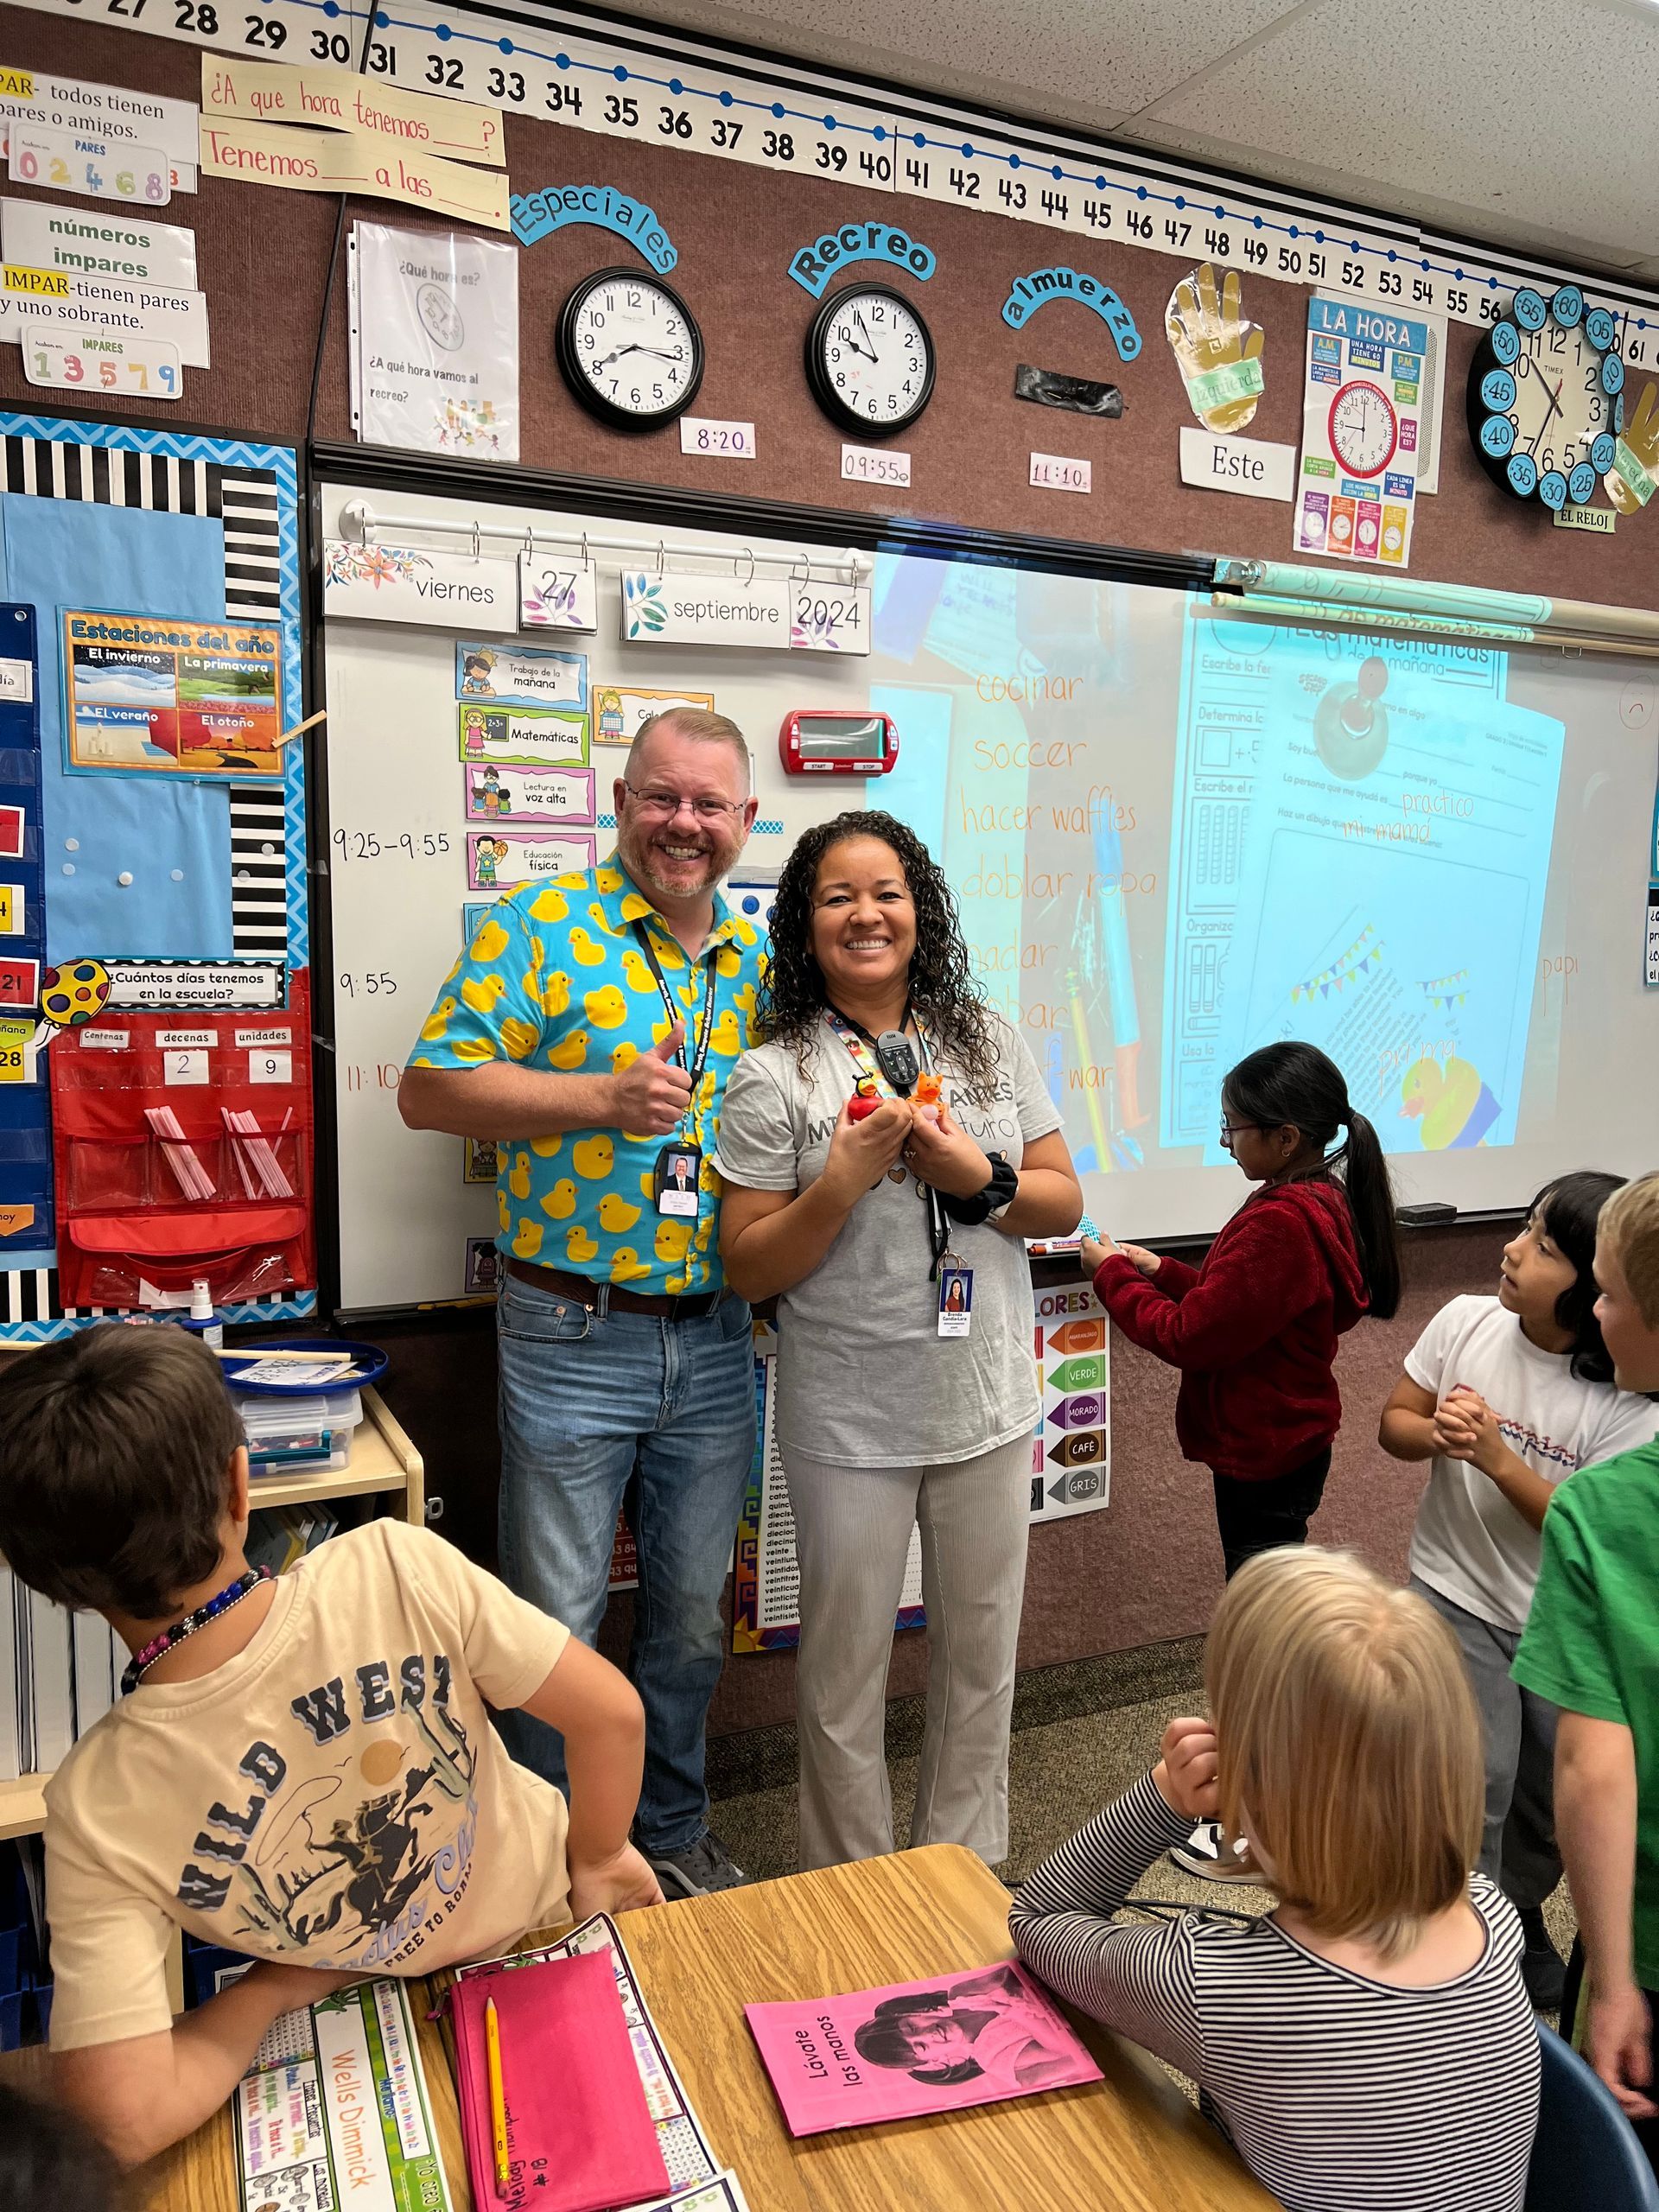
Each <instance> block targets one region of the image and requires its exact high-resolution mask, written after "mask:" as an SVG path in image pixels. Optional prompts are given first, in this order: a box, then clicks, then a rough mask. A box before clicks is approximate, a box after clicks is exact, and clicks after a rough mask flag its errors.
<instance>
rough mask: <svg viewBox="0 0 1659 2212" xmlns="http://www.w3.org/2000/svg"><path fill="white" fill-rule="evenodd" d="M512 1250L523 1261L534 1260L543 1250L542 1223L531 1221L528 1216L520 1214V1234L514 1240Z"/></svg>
mask: <svg viewBox="0 0 1659 2212" xmlns="http://www.w3.org/2000/svg"><path fill="white" fill-rule="evenodd" d="M512 1249H513V1250H514V1251H515V1252H516V1253H517V1254H518V1257H519V1258H520V1259H521V1260H533V1259H534V1258H535V1257H536V1255H537V1253H538V1252H539V1251H540V1250H541V1249H542V1224H541V1223H540V1222H539V1221H531V1218H530V1217H529V1216H528V1215H527V1214H520V1215H519V1217H518V1234H517V1235H516V1236H514V1238H513V1240H512Z"/></svg>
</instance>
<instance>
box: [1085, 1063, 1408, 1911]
mask: <svg viewBox="0 0 1659 2212" xmlns="http://www.w3.org/2000/svg"><path fill="white" fill-rule="evenodd" d="M1338 1133H1340V1135H1341V1141H1340V1143H1338ZM1221 1141H1222V1144H1223V1146H1224V1148H1225V1149H1226V1150H1227V1151H1228V1152H1230V1154H1232V1156H1233V1160H1234V1162H1235V1164H1236V1166H1237V1167H1238V1169H1239V1171H1240V1173H1242V1174H1243V1175H1244V1176H1245V1177H1247V1178H1248V1179H1249V1181H1250V1182H1252V1183H1255V1184H1258V1185H1260V1186H1261V1187H1260V1188H1259V1189H1258V1190H1255V1191H1254V1192H1251V1194H1250V1196H1249V1198H1246V1199H1245V1201H1244V1203H1243V1205H1242V1206H1241V1207H1240V1208H1239V1209H1238V1211H1237V1212H1236V1214H1234V1216H1233V1217H1232V1218H1231V1220H1230V1221H1229V1222H1226V1223H1225V1224H1224V1225H1223V1227H1222V1229H1221V1230H1220V1231H1219V1233H1218V1234H1217V1236H1216V1239H1215V1241H1214V1243H1212V1244H1211V1247H1210V1249H1209V1250H1208V1251H1207V1252H1206V1253H1205V1255H1204V1258H1203V1260H1202V1262H1200V1264H1199V1265H1198V1267H1196V1268H1194V1267H1190V1266H1189V1265H1188V1264H1187V1262H1185V1260H1177V1259H1173V1258H1172V1257H1170V1256H1168V1255H1164V1256H1162V1257H1160V1255H1158V1254H1157V1253H1155V1252H1148V1251H1145V1250H1143V1249H1142V1248H1141V1246H1140V1245H1138V1244H1117V1243H1113V1242H1112V1240H1111V1239H1110V1238H1105V1239H1103V1240H1102V1241H1101V1242H1099V1243H1096V1241H1095V1240H1094V1239H1093V1238H1092V1237H1085V1238H1084V1242H1083V1258H1084V1265H1085V1267H1087V1268H1090V1269H1092V1270H1093V1273H1094V1282H1095V1294H1096V1297H1098V1299H1099V1300H1100V1302H1101V1304H1102V1305H1103V1306H1104V1307H1105V1308H1106V1310H1107V1312H1108V1313H1109V1314H1110V1315H1111V1317H1112V1319H1113V1320H1114V1321H1115V1322H1116V1325H1117V1326H1118V1327H1119V1328H1120V1329H1121V1330H1122V1332H1123V1333H1124V1335H1125V1336H1126V1337H1128V1338H1129V1339H1130V1341H1131V1342H1132V1343H1134V1344H1139V1345H1141V1347H1142V1349H1143V1350H1144V1351H1151V1352H1155V1353H1156V1354H1157V1356H1158V1357H1159V1358H1160V1359H1164V1360H1167V1361H1168V1362H1169V1363H1170V1364H1171V1366H1173V1367H1178V1368H1179V1369H1180V1370H1181V1387H1180V1393H1179V1396H1178V1397H1177V1399H1176V1401H1175V1434H1176V1437H1177V1439H1178V1440H1179V1444H1180V1447H1181V1451H1182V1453H1183V1455H1184V1456H1185V1458H1186V1459H1196V1460H1198V1462H1199V1463H1200V1464H1201V1465H1205V1466H1207V1467H1208V1468H1209V1470H1210V1473H1211V1483H1212V1484H1213V1487H1214V1491H1215V1500H1216V1525H1217V1530H1218V1532H1219V1534H1220V1536H1221V1550H1222V1558H1223V1560H1224V1564H1225V1567H1226V1573H1227V1579H1228V1580H1229V1581H1230V1580H1232V1578H1233V1576H1234V1575H1235V1574H1236V1573H1237V1572H1238V1570H1239V1568H1240V1567H1243V1564H1244V1562H1245V1560H1248V1559H1252V1558H1254V1557H1255V1554H1256V1553H1258V1552H1265V1551H1274V1550H1276V1549H1277V1548H1279V1546H1281V1544H1305V1543H1306V1541H1307V1524H1308V1522H1310V1521H1311V1520H1312V1519H1313V1515H1314V1514H1315V1512H1316V1511H1317V1510H1319V1500H1320V1499H1321V1498H1322V1497H1324V1495H1325V1478H1326V1476H1327V1475H1328V1474H1329V1473H1330V1471H1331V1446H1332V1444H1333V1443H1334V1442H1335V1440H1336V1434H1337V1431H1338V1428H1339V1427H1341V1425H1342V1394H1341V1392H1340V1391H1339V1390H1338V1388H1337V1377H1336V1372H1335V1367H1336V1357H1337V1345H1338V1340H1339V1338H1342V1337H1343V1336H1344V1334H1345V1333H1346V1332H1347V1331H1348V1330H1350V1329H1351V1328H1352V1327H1353V1325H1354V1324H1355V1323H1356V1322H1357V1321H1358V1320H1359V1319H1361V1318H1362V1316H1363V1315H1364V1314H1366V1313H1372V1314H1375V1315H1376V1318H1377V1319H1379V1320H1387V1319H1389V1317H1390V1316H1391V1315H1392V1314H1393V1313H1395V1310H1396V1309H1397V1307H1398V1306H1399V1303H1400V1250H1399V1242H1398V1236H1397V1232H1396V1230H1395V1220H1394V1193H1393V1190H1392V1188H1391V1186H1390V1185H1389V1170H1388V1166H1387V1163H1386V1162H1385V1160H1383V1147H1382V1144H1381V1142H1380V1141H1379V1140H1378V1138H1377V1134H1376V1130H1375V1129H1374V1128H1372V1127H1371V1124H1370V1122H1368V1121H1367V1120H1366V1118H1365V1116H1363V1114H1359V1113H1356V1112H1355V1110H1354V1109H1353V1107H1352V1106H1351V1104H1350V1103H1349V1099H1348V1085H1347V1084H1346V1082H1345V1081H1344V1077H1343V1073H1342V1071H1341V1069H1340V1068H1339V1067H1338V1065H1336V1062H1335V1061H1334V1060H1332V1059H1330V1058H1327V1057H1326V1055H1325V1053H1323V1052H1320V1051H1319V1047H1318V1046H1314V1045H1306V1044H1301V1043H1300V1042H1287V1043H1282V1044H1277V1045H1264V1046H1262V1048H1261V1050H1260V1051H1259V1052H1251V1053H1249V1055H1248V1056H1247V1057H1246V1058H1243V1059H1242V1060H1241V1061H1240V1062H1239V1063H1238V1065H1237V1066H1236V1067H1235V1068H1233V1069H1232V1070H1231V1071H1230V1072H1229V1074H1228V1075H1227V1077H1225V1079H1224V1082H1223V1084H1222V1087H1221ZM1236 1848H1237V1847H1236V1845H1235V1846H1234V1847H1233V1849H1234V1850H1235V1851H1236ZM1171 1856H1172V1857H1173V1859H1175V1860H1176V1861H1177V1863H1178V1864H1179V1865H1180V1866H1183V1867H1185V1869H1186V1871H1187V1872H1189V1873H1194V1874H1200V1875H1205V1876H1209V1877H1212V1878H1217V1879H1223V1880H1225V1879H1229V1878H1236V1873H1237V1871H1238V1870H1237V1868H1236V1866H1235V1864H1234V1862H1233V1859H1232V1858H1231V1856H1230V1855H1229V1853H1227V1852H1226V1851H1225V1850H1224V1839H1223V1837H1222V1835H1221V1832H1220V1830H1219V1828H1218V1827H1216V1826H1215V1824H1214V1823H1213V1822H1201V1823H1200V1825H1199V1827H1198V1829H1197V1830H1196V1831H1195V1833H1194V1834H1193V1836H1192V1842H1191V1844H1190V1846H1189V1847H1186V1848H1185V1849H1184V1850H1177V1851H1175V1852H1173V1853H1171Z"/></svg>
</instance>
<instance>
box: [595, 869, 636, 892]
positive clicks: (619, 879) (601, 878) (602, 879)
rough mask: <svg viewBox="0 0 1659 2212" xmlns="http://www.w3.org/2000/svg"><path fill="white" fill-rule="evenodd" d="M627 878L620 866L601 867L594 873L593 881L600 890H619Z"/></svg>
mask: <svg viewBox="0 0 1659 2212" xmlns="http://www.w3.org/2000/svg"><path fill="white" fill-rule="evenodd" d="M627 880H628V879H627V878H626V875H624V874H623V873H622V871H621V869H620V868H598V869H596V870H595V871H594V882H595V883H596V884H597V885H598V887H599V888H600V889H601V891H610V892H617V891H620V889H621V888H622V886H623V885H624V884H625V883H626V881H627Z"/></svg>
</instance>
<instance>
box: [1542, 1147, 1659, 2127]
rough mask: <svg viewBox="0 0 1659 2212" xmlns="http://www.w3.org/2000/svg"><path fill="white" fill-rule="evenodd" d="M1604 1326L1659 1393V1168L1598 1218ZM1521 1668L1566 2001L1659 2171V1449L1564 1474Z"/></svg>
mask: <svg viewBox="0 0 1659 2212" xmlns="http://www.w3.org/2000/svg"><path fill="white" fill-rule="evenodd" d="M1596 1281H1598V1282H1599V1284H1600V1286H1601V1296H1600V1297H1599V1299H1598V1300H1597V1301H1596V1319H1598V1320H1599V1322H1600V1324H1601V1333H1602V1336H1603V1337H1604V1338H1605V1341H1606V1344H1607V1349H1608V1351H1609V1352H1611V1355H1612V1359H1613V1366H1614V1374H1615V1380H1616V1381H1617V1382H1618V1385H1619V1388H1620V1389H1624V1390H1641V1391H1644V1392H1646V1391H1659V1175H1647V1176H1643V1178H1642V1179H1641V1180H1640V1181H1638V1182H1635V1183H1627V1184H1626V1185H1624V1189H1623V1190H1622V1191H1616V1192H1614V1193H1613V1195H1612V1197H1611V1198H1609V1200H1608V1201H1607V1204H1606V1205H1605V1207H1603V1209H1602V1213H1601V1218H1600V1221H1599V1224H1598V1225H1597V1236H1596ZM1512 1671H1513V1673H1514V1675H1515V1679H1516V1681H1518V1682H1519V1683H1521V1685H1522V1688H1526V1689H1529V1690H1535V1691H1536V1692H1537V1694H1539V1695H1540V1696H1541V1697H1547V1698H1550V1699H1552V1700H1554V1702H1555V1703H1556V1704H1557V1705H1559V1706H1560V1707H1562V1708H1563V1709H1562V1713H1561V1717H1560V1726H1559V1727H1558V1729H1557V1732H1556V1738H1555V1832H1556V1838H1557V1840H1558V1842H1559V1844H1560V1853H1561V1858H1562V1859H1563V1861H1564V1862H1565V1864H1566V1867H1567V1882H1568V1884H1569V1885H1570V1886H1571V1889H1572V1891H1573V1904H1574V1906H1575V1907H1576V1908H1577V1911H1578V1916H1579V1932H1580V1945H1581V1946H1582V1959H1581V1961H1580V1948H1579V1947H1577V1946H1575V1947H1574V1950H1573V1962H1572V1965H1571V1966H1570V1967H1568V1969H1567V1993H1566V1996H1565V1999H1563V2003H1562V2007H1561V2024H1562V2028H1563V2031H1564V2032H1567V2033H1572V2032H1573V2026H1574V2019H1573V2016H1574V2014H1575V2012H1576V2011H1577V2009H1578V1998H1579V1994H1580V1973H1581V1974H1582V1980H1583V1985H1584V1987H1585V1989H1586V1991H1587V1993H1588V2001H1587V2005H1586V2007H1585V2010H1584V2018H1583V2019H1582V2021H1581V2022H1579V2023H1577V2024H1578V2025H1579V2026H1580V2027H1581V2029H1582V2033H1581V2035H1580V2036H1579V2037H1577V2038H1576V2039H1577V2040H1578V2041H1580V2043H1581V2045H1582V2048H1583V2050H1584V2054H1585V2056H1586V2058H1587V2059H1588V2060H1589V2061H1590V2063H1591V2064H1592V2066H1593V2067H1594V2068H1595V2069H1596V2071H1597V2073H1598V2074H1599V2075H1600V2076H1601V2078H1602V2080H1603V2081H1604V2082H1606V2084H1607V2086H1608V2088H1610V2089H1611V2091H1612V2092H1613V2094H1614V2095H1615V2096H1616V2097H1617V2098H1618V2101H1619V2103H1620V2104H1621V2105H1622V2106H1623V2107H1624V2110H1625V2112H1626V2113H1629V2115H1630V2119H1631V2120H1632V2121H1633V2122H1634V2123H1635V2126H1636V2131H1637V2134H1638V2136H1640V2137H1641V2139H1642V2143H1643V2149H1644V2150H1645V2151H1646V2152H1647V2154H1648V2157H1649V2160H1651V2161H1652V2163H1653V2164H1655V2166H1656V2167H1659V2096H1656V2094H1655V2083H1654V2075H1653V2022H1652V2015H1653V2007H1654V2004H1655V2001H1656V1994H1659V1696H1656V1690H1659V1442H1656V1443H1653V1444H1644V1445H1642V1446H1638V1447H1637V1449H1636V1450H1635V1451H1632V1452H1620V1453H1619V1454H1618V1457H1617V1458H1616V1459H1608V1460H1605V1461H1604V1462H1603V1463H1602V1465H1600V1466H1599V1467H1586V1468H1584V1469H1583V1470H1582V1471H1580V1473H1578V1474H1576V1475H1574V1476H1573V1479H1572V1481H1571V1482H1570V1483H1564V1484H1562V1485H1561V1487H1560V1489H1559V1490H1558V1491H1556V1492H1555V1495H1554V1497H1553V1498H1552V1499H1551V1500H1550V1506H1549V1510H1548V1513H1547V1514H1546V1515H1545V1516H1544V1554H1543V1566H1542V1568H1541V1573H1540V1574H1539V1578H1538V1587H1537V1590H1536V1592H1535V1595H1534V1597H1533V1601H1532V1611H1531V1613H1530V1614H1529V1617H1528V1620H1527V1627H1526V1633H1525V1634H1524V1635H1523V1636H1522V1639H1521V1645H1520V1649H1518V1650H1517V1651H1516V1656H1515V1665H1514V1668H1513V1670H1512Z"/></svg>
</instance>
